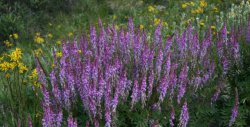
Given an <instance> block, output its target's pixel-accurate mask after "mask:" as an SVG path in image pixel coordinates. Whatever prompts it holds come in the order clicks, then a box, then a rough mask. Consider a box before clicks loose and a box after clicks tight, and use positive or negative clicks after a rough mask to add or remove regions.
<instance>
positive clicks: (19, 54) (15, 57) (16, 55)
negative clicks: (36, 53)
mask: <svg viewBox="0 0 250 127" xmlns="http://www.w3.org/2000/svg"><path fill="white" fill-rule="evenodd" d="M9 57H10V59H11V60H12V61H16V62H18V61H19V60H20V59H22V50H21V49H20V48H16V49H15V50H14V51H13V52H11V53H10V55H9Z"/></svg>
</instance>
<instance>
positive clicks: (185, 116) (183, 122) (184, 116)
mask: <svg viewBox="0 0 250 127" xmlns="http://www.w3.org/2000/svg"><path fill="white" fill-rule="evenodd" d="M188 120H189V113H188V106H187V102H186V101H185V103H184V104H183V106H182V110H181V115H180V120H179V121H180V122H179V125H178V126H179V127H186V126H187V124H188Z"/></svg>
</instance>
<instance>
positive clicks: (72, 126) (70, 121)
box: [67, 115, 77, 127]
mask: <svg viewBox="0 0 250 127" xmlns="http://www.w3.org/2000/svg"><path fill="white" fill-rule="evenodd" d="M67 122H68V127H77V121H76V119H75V120H74V118H73V117H72V115H69V117H68V120H67Z"/></svg>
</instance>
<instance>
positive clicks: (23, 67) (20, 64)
mask: <svg viewBox="0 0 250 127" xmlns="http://www.w3.org/2000/svg"><path fill="white" fill-rule="evenodd" d="M18 68H19V73H20V74H23V73H24V72H26V71H28V68H27V67H26V66H25V65H24V64H23V63H21V62H20V63H18Z"/></svg>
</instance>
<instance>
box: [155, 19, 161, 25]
mask: <svg viewBox="0 0 250 127" xmlns="http://www.w3.org/2000/svg"><path fill="white" fill-rule="evenodd" d="M160 22H161V19H157V18H156V19H154V25H155V26H157V25H158V24H159V23H160Z"/></svg>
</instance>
